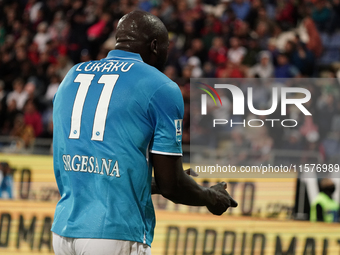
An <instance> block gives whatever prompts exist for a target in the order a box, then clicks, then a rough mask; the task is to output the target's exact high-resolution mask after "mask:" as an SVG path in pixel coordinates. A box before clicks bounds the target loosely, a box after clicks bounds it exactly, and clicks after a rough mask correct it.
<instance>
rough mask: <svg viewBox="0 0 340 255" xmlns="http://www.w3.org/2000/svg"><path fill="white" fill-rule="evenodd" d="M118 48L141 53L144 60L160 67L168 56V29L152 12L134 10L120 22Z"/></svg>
mask: <svg viewBox="0 0 340 255" xmlns="http://www.w3.org/2000/svg"><path fill="white" fill-rule="evenodd" d="M116 40H117V42H116V49H120V50H125V51H130V52H135V53H139V54H140V55H141V57H142V59H143V60H144V62H146V63H148V64H150V65H152V66H155V67H156V68H158V69H160V68H162V67H163V66H164V64H165V61H166V58H167V49H168V44H169V39H168V31H167V29H166V27H165V26H164V24H163V23H162V21H161V20H160V19H159V18H157V17H156V16H154V15H152V14H151V13H148V12H144V11H139V10H138V11H133V12H130V13H128V14H126V15H124V16H123V17H122V18H121V19H120V20H119V22H118V26H117V32H116Z"/></svg>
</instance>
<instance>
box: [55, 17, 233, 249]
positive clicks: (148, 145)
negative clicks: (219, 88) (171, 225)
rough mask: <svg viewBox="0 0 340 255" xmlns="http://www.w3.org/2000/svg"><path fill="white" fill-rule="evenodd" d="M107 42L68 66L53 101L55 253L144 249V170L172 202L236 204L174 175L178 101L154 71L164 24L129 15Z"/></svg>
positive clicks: (178, 151)
mask: <svg viewBox="0 0 340 255" xmlns="http://www.w3.org/2000/svg"><path fill="white" fill-rule="evenodd" d="M116 39H117V44H116V49H115V50H113V51H111V52H109V54H108V56H107V57H106V58H104V59H102V60H99V61H89V62H85V63H80V64H77V65H75V66H74V67H73V68H72V69H71V70H70V71H69V73H68V74H67V75H66V77H65V79H64V80H63V82H62V83H61V85H60V87H59V89H58V91H57V93H56V96H55V99H54V109H53V123H54V137H53V146H54V155H53V159H54V172H55V177H56V180H57V184H58V188H59V191H60V194H61V199H60V201H59V202H58V204H57V207H56V210H55V216H54V222H53V226H52V231H53V247H54V251H55V253H56V254H57V255H66V254H67V255H70V254H77V255H78V254H94V255H104V254H105V255H106V254H110V255H115V254H117V255H118V254H119V255H125V254H151V253H150V245H151V242H152V239H153V234H154V227H155V214H154V208H153V205H152V200H151V180H152V177H151V176H152V166H153V167H154V176H155V182H154V183H153V191H154V192H157V191H159V193H161V194H162V195H163V196H164V197H166V198H168V199H170V200H171V201H173V202H175V203H181V204H186V205H193V206H206V207H207V208H208V209H209V211H210V212H212V213H213V214H216V215H221V214H222V213H223V212H225V211H226V210H227V208H228V207H230V206H232V207H235V206H237V203H236V202H235V201H234V200H233V199H232V198H231V197H230V196H229V194H228V193H227V191H226V190H225V188H226V184H225V183H219V184H217V185H215V186H212V187H211V188H204V187H202V186H199V185H198V184H197V183H196V182H195V181H194V180H193V179H192V178H191V177H190V176H189V175H187V174H186V173H185V172H184V171H183V167H182V157H181V156H182V147H181V138H182V118H183V107H184V106H183V99H182V95H181V92H180V89H179V88H178V86H177V85H176V84H175V83H174V82H172V81H171V80H170V79H168V78H167V77H166V76H165V75H164V74H162V73H161V72H160V71H159V70H158V69H162V67H163V66H164V63H165V61H166V59H167V49H168V33H167V30H166V28H165V26H164V24H163V23H162V22H161V21H160V20H159V19H158V18H157V17H155V16H153V15H151V14H149V13H146V12H142V11H134V12H131V13H129V14H127V15H125V16H124V17H123V18H122V19H121V20H120V21H119V23H118V27H117V33H116Z"/></svg>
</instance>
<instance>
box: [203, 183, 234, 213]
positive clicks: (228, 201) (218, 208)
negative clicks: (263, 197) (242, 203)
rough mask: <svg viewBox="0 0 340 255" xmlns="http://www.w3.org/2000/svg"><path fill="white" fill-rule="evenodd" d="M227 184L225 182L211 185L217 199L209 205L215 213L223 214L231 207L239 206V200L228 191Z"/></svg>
mask: <svg viewBox="0 0 340 255" xmlns="http://www.w3.org/2000/svg"><path fill="white" fill-rule="evenodd" d="M226 188H227V184H226V183H225V182H220V183H217V184H216V185H214V186H211V187H210V190H211V191H212V192H213V194H214V197H215V199H214V200H215V201H213V202H212V204H210V205H208V206H207V208H208V210H209V211H210V212H211V213H212V214H215V215H221V214H223V213H224V212H225V211H226V210H227V209H228V208H229V207H237V205H238V204H237V202H236V201H235V200H234V199H233V198H232V197H231V196H230V195H229V193H228V192H227V191H226Z"/></svg>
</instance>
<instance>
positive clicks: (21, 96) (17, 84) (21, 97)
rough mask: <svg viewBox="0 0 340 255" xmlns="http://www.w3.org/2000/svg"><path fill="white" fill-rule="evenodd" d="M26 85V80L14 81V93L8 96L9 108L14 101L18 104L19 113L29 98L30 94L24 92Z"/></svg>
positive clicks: (18, 79)
mask: <svg viewBox="0 0 340 255" xmlns="http://www.w3.org/2000/svg"><path fill="white" fill-rule="evenodd" d="M24 85H25V84H24V80H23V79H21V78H17V79H15V80H14V81H13V91H12V92H10V93H9V94H8V96H7V106H8V105H9V104H12V101H13V100H14V101H15V102H16V107H17V109H18V110H19V111H21V110H22V109H23V107H24V104H25V102H26V100H27V98H28V94H27V92H26V91H25V90H24Z"/></svg>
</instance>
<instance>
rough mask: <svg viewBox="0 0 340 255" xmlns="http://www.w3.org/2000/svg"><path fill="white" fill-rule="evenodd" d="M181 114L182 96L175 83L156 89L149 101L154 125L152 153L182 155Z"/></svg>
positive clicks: (182, 112) (182, 109)
mask: <svg viewBox="0 0 340 255" xmlns="http://www.w3.org/2000/svg"><path fill="white" fill-rule="evenodd" d="M183 114H184V103H183V97H182V93H181V90H180V89H179V87H178V86H177V84H176V83H174V82H170V83H166V84H164V85H162V86H161V87H160V88H159V89H157V91H156V92H155V93H154V94H153V96H152V98H151V99H150V103H149V115H150V118H151V121H152V124H153V127H154V135H153V141H152V144H151V147H150V148H151V152H152V153H155V154H162V155H173V156H181V155H182V132H183Z"/></svg>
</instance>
